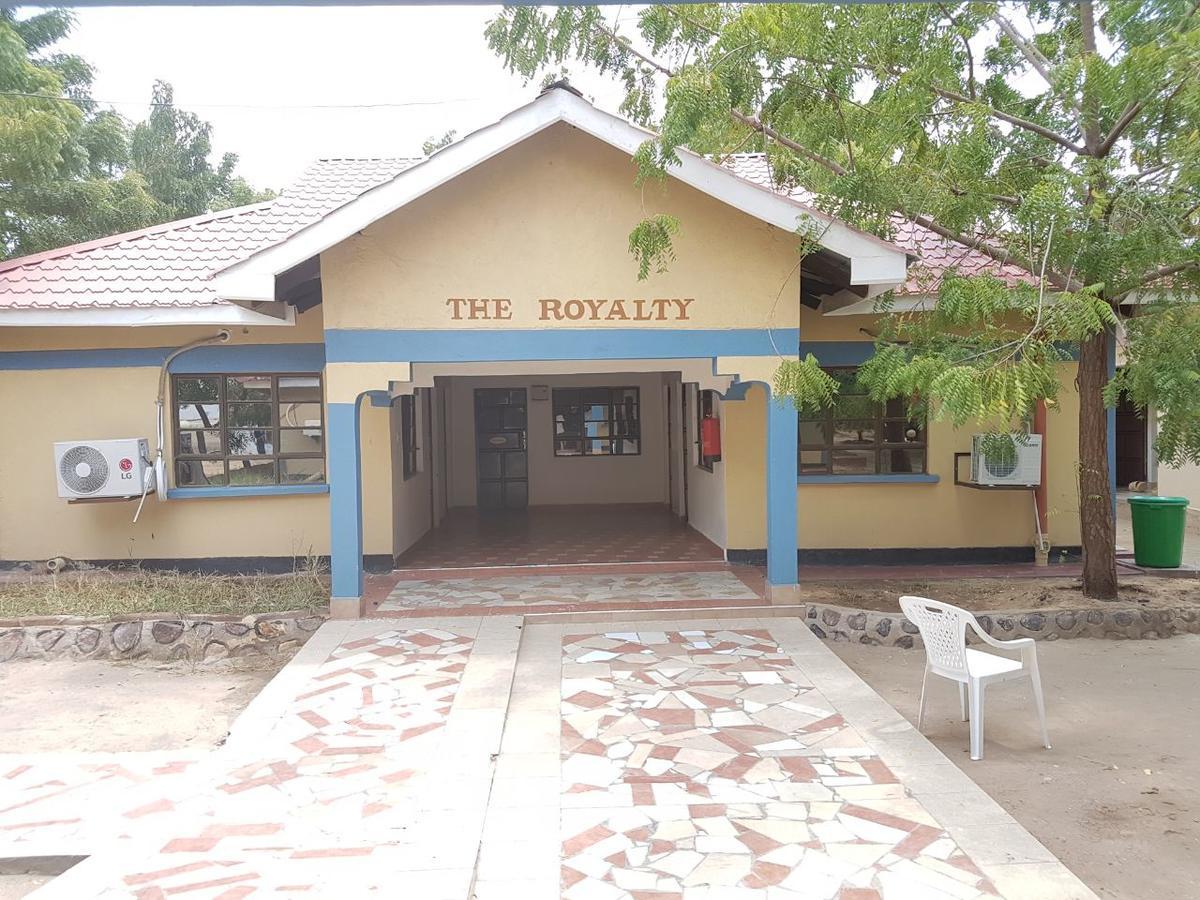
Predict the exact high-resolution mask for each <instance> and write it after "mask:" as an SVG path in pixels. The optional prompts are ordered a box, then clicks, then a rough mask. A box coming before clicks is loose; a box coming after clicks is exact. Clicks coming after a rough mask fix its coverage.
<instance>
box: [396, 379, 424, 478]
mask: <svg viewBox="0 0 1200 900" xmlns="http://www.w3.org/2000/svg"><path fill="white" fill-rule="evenodd" d="M397 405H398V406H399V407H400V480H401V481H409V480H410V479H412V478H415V477H416V476H417V472H418V471H419V468H418V466H417V451H418V449H419V448H418V446H417V399H416V396H415V395H414V394H402V395H401V396H400V400H399V403H398V404H397Z"/></svg>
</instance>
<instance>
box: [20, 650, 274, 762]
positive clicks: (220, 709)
mask: <svg viewBox="0 0 1200 900" xmlns="http://www.w3.org/2000/svg"><path fill="white" fill-rule="evenodd" d="M281 666H282V661H277V662H266V661H264V662H263V663H260V664H255V665H247V664H240V663H239V664H238V665H236V666H234V665H215V666H214V665H207V666H193V665H190V664H186V663H184V664H166V663H163V664H148V663H127V662H107V661H90V660H87V661H84V660H80V661H66V660H64V661H56V662H31V661H11V662H6V663H4V664H3V665H0V697H3V698H4V702H3V704H0V735H3V737H0V753H30V752H33V753H36V752H39V751H56V750H75V751H82V752H87V751H121V750H172V749H178V748H195V749H204V748H207V747H213V746H216V745H217V743H218V742H219V741H220V740H221V739H222V738H223V737H224V736H225V733H226V732H227V731H228V730H229V725H230V723H231V722H232V721H233V719H234V718H235V717H236V716H237V714H238V713H239V712H241V711H242V709H243V708H244V707H245V706H246V704H247V703H249V702H250V700H251V699H252V698H253V697H254V695H255V694H257V693H258V692H259V691H260V690H262V687H263V685H265V684H266V683H267V682H268V681H269V680H270V679H271V677H272V676H273V675H274V674H275V672H276V671H278V669H279V668H280V667H281Z"/></svg>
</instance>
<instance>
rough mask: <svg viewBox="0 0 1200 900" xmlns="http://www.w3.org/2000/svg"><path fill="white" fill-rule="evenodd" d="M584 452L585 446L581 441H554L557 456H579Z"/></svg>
mask: <svg viewBox="0 0 1200 900" xmlns="http://www.w3.org/2000/svg"><path fill="white" fill-rule="evenodd" d="M582 452H583V447H582V444H581V442H580V441H577V440H568V441H563V440H558V441H555V442H554V453H555V455H556V456H578V455H579V454H580V453H582Z"/></svg>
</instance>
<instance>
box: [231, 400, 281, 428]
mask: <svg viewBox="0 0 1200 900" xmlns="http://www.w3.org/2000/svg"><path fill="white" fill-rule="evenodd" d="M227 409H228V412H229V421H228V422H227V423H226V424H227V425H228V426H229V427H230V428H246V427H248V426H251V425H270V424H271V404H270V403H230V404H229V405H228V407H227Z"/></svg>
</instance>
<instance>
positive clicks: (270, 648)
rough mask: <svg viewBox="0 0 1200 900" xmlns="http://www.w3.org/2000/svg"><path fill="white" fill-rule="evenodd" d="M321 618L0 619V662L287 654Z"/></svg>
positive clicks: (292, 614) (306, 614)
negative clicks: (16, 660)
mask: <svg viewBox="0 0 1200 900" xmlns="http://www.w3.org/2000/svg"><path fill="white" fill-rule="evenodd" d="M324 621H325V616H324V615H323V614H321V613H319V612H317V611H315V610H310V609H302V610H288V611H286V612H277V613H260V614H255V615H249V616H244V617H238V616H222V615H212V616H202V615H188V616H163V615H162V614H154V613H150V614H139V615H130V616H123V617H120V618H82V617H79V616H46V617H41V618H29V619H7V620H0V663H4V662H8V661H9V660H11V659H42V660H47V659H64V658H65V659H131V660H132V659H152V660H164V661H178V660H189V661H191V662H212V661H214V660H219V659H225V658H228V657H232V658H243V657H258V656H276V655H279V654H287V653H292V652H293V651H294V650H296V649H297V648H298V647H300V646H301V645H302V644H303V643H304V642H305V641H307V640H308V639H309V638H310V637H311V636H312V634H313V632H315V631H316V630H317V629H318V628H320V627H321V625H322V623H324Z"/></svg>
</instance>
